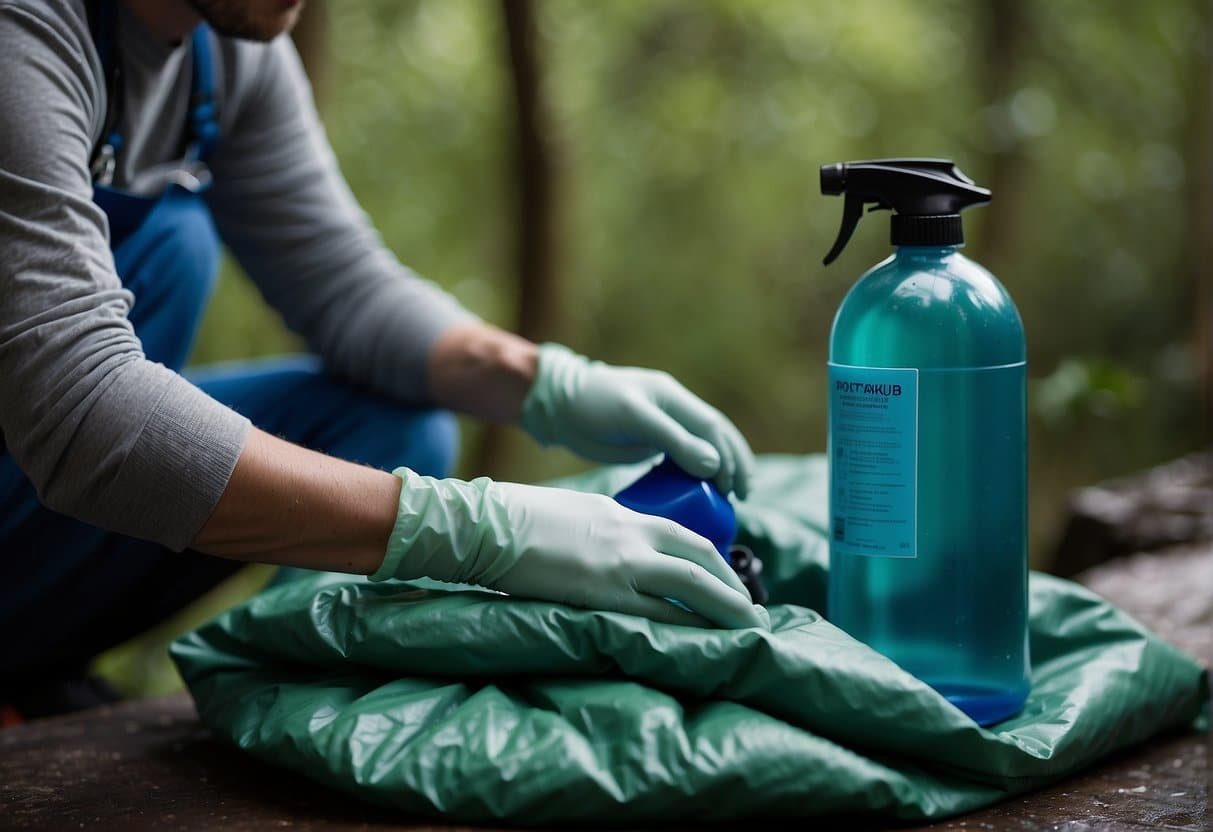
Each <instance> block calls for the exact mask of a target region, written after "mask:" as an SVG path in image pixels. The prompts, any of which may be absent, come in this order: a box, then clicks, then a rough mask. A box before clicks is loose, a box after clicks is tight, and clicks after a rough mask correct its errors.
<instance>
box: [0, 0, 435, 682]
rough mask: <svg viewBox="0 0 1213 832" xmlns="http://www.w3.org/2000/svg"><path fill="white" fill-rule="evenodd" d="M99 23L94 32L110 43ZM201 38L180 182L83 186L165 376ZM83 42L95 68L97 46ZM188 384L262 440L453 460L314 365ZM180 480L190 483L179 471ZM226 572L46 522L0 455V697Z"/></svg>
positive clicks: (195, 303) (204, 111)
mask: <svg viewBox="0 0 1213 832" xmlns="http://www.w3.org/2000/svg"><path fill="white" fill-rule="evenodd" d="M103 5H108V4H103ZM111 13H112V9H111ZM108 26H109V24H106V28H103V29H102V31H104V32H105V33H106V34H107V35H109V36H112V31H113V30H112V28H108ZM210 37H211V36H210V33H209V31H208V30H207V29H206V28H205V27H199V28H198V29H197V30H196V31H195V32H194V35H193V38H192V44H191V46H192V50H193V56H194V65H193V87H194V89H193V96H194V97H193V101H194V102H195V105H194V106H193V108H192V112H191V116H190V122H191V123H190V126H189V130H190V133H191V134H192V135H191V138H192V141H191V142H190V151H189V156H188V157H187V160H186V162H185V163H183V165H184V166H185V168H183V169H188V170H190V171H191V172H190V173H189V174H182V175H181V176H179V177H178V178H177V179H178V183H176V184H173V185H171V186H169V187H168V189H167V190H165V191H164V192H163V193H162V194H161V195H159V196H158V197H154V198H147V197H141V196H136V195H132V194H129V193H124V192H122V191H119V190H117V189H114V188H111V187H107V186H106V185H104V184H97V185H95V190H94V201H95V202H96V203H97V205H98V206H100V207H101V209H102V210H103V211H104V212H105V214H106V216H107V218H108V223H109V228H110V245H111V248H112V250H113V255H114V262H115V265H116V267H117V272H118V275H119V276H120V278H121V279H122V283H123V285H124V286H125V287H126V288H127V289H129V290H130V291H131V292H132V293H133V294H134V296H135V303H134V306H133V308H132V310H131V313H130V321H131V324H132V325H133V326H134V329H135V332H136V334H137V335H138V336H139V338H140V340H141V341H142V342H143V348H144V352H145V353H146V355H147V358H148V359H149V360H151V361H158V362H161V363H163V364H164V365H166V366H168V367H170V368H172V369H174V370H180V369H181V368H182V367H183V365H184V363H185V360H186V357H187V356H188V355H189V352H190V347H191V344H192V343H193V340H194V336H195V334H196V332H197V329H198V324H199V321H200V320H201V317H202V313H203V309H204V307H205V305H206V302H207V298H208V297H209V295H210V293H211V289H212V287H213V284H214V280H215V273H216V266H217V264H218V256H219V241H218V238H217V234H216V231H215V226H214V224H213V223H212V221H211V215H210V212H209V210H208V209H207V205H206V202H205V200H204V192H205V181H206V177H205V168H204V167H203V166H204V165H205V162H206V160H207V158H208V156H209V155H210V154H211V152H212V151H213V149H214V147H215V144H216V142H217V140H218V138H219V136H218V127H217V120H216V110H215V107H214V104H213V97H212V87H211V85H212V73H211V69H212V68H211V63H210V55H211V42H210ZM96 39H97V46H98V49H99V51H100V53H101V54H102V56H103V64H106V63H107V61H106V59H107V58H108V57H109V55H108V52H109V51H110V49H109V47H108V45H107V44H105V42H104V39H103V38H102V37H101V36H97V38H96ZM107 147H108V148H109V152H111V156H110V160H111V162H110V163H111V168H110V169H111V170H112V153H116V152H119V151H120V149H121V141H120V137H118V136H117V135H116V134H115V135H111V136H110V137H109V141H108V143H107ZM95 170H96V168H95ZM196 174H202V175H201V176H199V175H196ZM190 378H191V380H192V381H193V382H194V383H196V384H197V385H198V386H199V387H201V388H202V389H203V390H205V391H206V392H207V393H209V394H210V395H211V396H213V397H214V398H215V399H217V400H219V401H220V402H223V403H224V404H226V405H228V406H230V407H232V408H234V409H235V410H237V411H239V412H240V413H242V414H244V415H245V416H247V417H248V418H249V419H250V420H251V421H252V423H253V424H254V425H256V426H257V427H259V428H261V429H262V430H265V431H267V432H269V433H272V434H276V435H279V436H283V437H285V438H286V439H288V440H290V441H292V442H296V443H298V444H300V445H304V446H306V447H309V448H312V449H315V450H318V451H322V452H324V453H327V454H331V455H333V456H338V457H343V458H345V459H349V460H354V461H357V462H363V463H367V464H370V465H373V466H375V467H378V468H382V469H391V468H394V467H396V466H398V465H407V466H408V467H410V468H412V469H414V470H416V471H418V472H421V473H426V474H431V475H434V476H448V475H449V474H450V471H451V468H452V466H453V464H454V457H455V452H456V439H457V437H456V428H455V423H454V419H453V418H452V417H451V415H450V414H449V413H446V412H443V411H437V410H419V409H414V408H410V407H408V406H405V405H402V404H399V403H396V402H393V401H390V400H388V399H387V398H384V397H381V396H378V395H375V394H373V393H370V392H368V391H366V390H361V389H357V388H355V387H353V386H351V385H349V384H347V383H344V382H341V381H338V380H336V379H334V378H332V377H331V376H329V375H327V374H326V373H325V372H324V369H323V367H322V365H321V363H320V361H319V360H318V359H316V358H314V357H310V356H301V357H293V358H287V359H277V360H269V361H259V362H254V363H246V364H242V365H231V364H229V365H224V366H222V367H220V368H216V369H213V370H210V371H202V372H198V373H195V374H192V375H190ZM181 475H182V476H189V475H190V474H189V471H188V470H187V469H185V468H183V469H182V472H181ZM240 565H241V564H240V563H238V562H235V561H230V560H224V559H220V558H214V557H209V556H206V555H202V554H199V553H197V552H193V551H186V552H172V551H169V550H167V549H165V548H163V547H162V546H160V545H158V544H156V543H152V542H148V541H144V540H138V539H135V538H131V537H126V536H124V535H119V534H114V533H112V532H107V531H105V530H103V529H100V528H97V527H95V526H90V525H87V524H85V523H81V522H78V521H76V520H73V519H71V518H68V517H65V516H63V515H61V514H57V513H55V512H53V511H51V510H50V509H48V508H46V507H44V506H42V505H40V504H39V502H38V498H37V495H36V493H35V491H34V488H33V486H32V484H31V483H30V482H29V480H28V479H26V477H25V476H24V474H23V473H22V472H21V471H20V469H19V468H18V467H17V466H16V464H15V463H14V462H13V459H12V457H11V456H10V455H9V454H7V453H3V454H0V702H4V701H21V699H22V697H21V696H20V693H21V692H22V691H23V690H26V691H28V689H29V688H30V687H31V685H35V686H36V685H44V684H46V683H47V682H48V681H50V682H53V681H54V680H70V679H75V678H78V677H81V676H82V675H83V673H84V672H85V669H86V667H87V664H88V662H89V660H90V659H91V658H92V657H93V656H95V655H96V654H97V653H100V652H102V651H103V650H105V649H106V648H108V647H110V646H112V645H114V644H118V643H120V642H122V641H124V640H126V639H127V638H130V637H132V636H134V635H136V634H138V633H139V632H141V631H143V630H145V629H147V628H148V627H150V626H152V625H153V624H155V623H157V622H158V621H161V620H163V619H164V618H166V617H167V616H169V615H171V614H172V613H173V612H174V611H176V610H178V609H180V608H181V607H182V606H184V605H185V604H187V603H188V602H189V601H191V600H192V599H194V598H196V597H198V596H199V595H201V594H203V593H204V592H205V591H206V590H208V589H210V588H211V587H212V586H214V585H215V584H216V583H218V582H219V581H221V580H222V579H223V578H225V577H227V576H228V575H230V574H231V573H232V572H233V571H235V570H236V569H237V568H238V567H239V566H240ZM6 694H7V698H6Z"/></svg>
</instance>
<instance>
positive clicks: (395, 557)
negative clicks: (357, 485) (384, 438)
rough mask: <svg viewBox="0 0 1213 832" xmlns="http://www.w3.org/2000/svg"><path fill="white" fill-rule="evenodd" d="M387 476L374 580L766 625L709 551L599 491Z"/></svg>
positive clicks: (401, 471)
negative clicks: (391, 511) (425, 580)
mask: <svg viewBox="0 0 1213 832" xmlns="http://www.w3.org/2000/svg"><path fill="white" fill-rule="evenodd" d="M393 473H394V474H395V475H396V476H397V477H400V479H401V480H402V483H401V491H400V507H399V512H398V514H397V516H396V524H395V526H394V528H393V529H392V536H391V538H389V540H388V546H387V554H386V556H385V557H384V559H383V563H382V565H380V567H379V569H378V570H377V571H376V572H375V574H374V575H372V576H371V580H373V581H382V580H386V579H388V578H403V579H405V580H409V579H413V578H420V577H429V578H434V579H436V580H440V581H450V582H454V583H469V584H479V585H480V586H485V587H489V588H491V589H498V590H501V591H502V592H507V593H509V594H511V595H518V596H522V597H526V598H539V599H543V600H546V601H556V602H558V603H562V604H570V605H573V606H577V607H588V608H591V609H600V610H611V611H615V612H625V613H631V614H632V615H641V616H644V617H646V618H651V619H653V620H655V621H664V622H667V623H671V624H686V625H691V626H701V627H703V626H713V625H715V626H720V627H763V628H764V629H769V628H770V617H769V616H768V615H767V612H766V610H764V609H763V608H762V607H757V606H754V605H753V604H752V603H751V602H750V596H749V593H748V592H747V591H746V589H745V587H744V586H743V585H742V583H741V581H740V580H739V579H738V578H737V575H736V574H734V572H733V570H732V569H730V568H729V566H728V564H726V563H725V562H724V560H723V559H722V558H721V557H720V555H719V554H717V552H716V550H715V549H714V548H712V544H711V543H709V542H708V541H707V540H705V539H704V538H702V537H700V536H699V535H697V534H695V533H694V532H691V531H689V530H687V529H685V528H683V527H682V526H679V525H678V524H677V523H674V522H672V521H670V520H665V519H662V518H657V517H650V516H649V515H645V514H638V513H636V512H634V511H631V510H629V509H626V508H624V507H623V506H621V505H619V504H618V503H616V502H615V501H614V500H612V499H611V498H610V497H604V496H602V495H598V494H583V493H580V492H577V491H568V490H566V489H562V488H543V487H539V486H532V485H517V484H514V483H503V482H494V481H492V480H490V479H488V478H487V477H481V478H480V479H476V480H473V481H471V482H464V481H462V480H455V479H441V480H440V479H435V478H433V477H423V476H421V475H419V474H416V473H414V472H412V471H410V470H409V469H407V468H397V469H396V470H395V471H394V472H393ZM667 598H673V599H677V600H678V601H679V602H681V603H682V604H684V605H685V606H687V607H688V608H690V609H691V610H694V612H693V613H692V612H687V611H686V610H683V609H680V608H678V607H677V606H675V605H674V604H671V603H670V602H669V601H667V600H665V599H667Z"/></svg>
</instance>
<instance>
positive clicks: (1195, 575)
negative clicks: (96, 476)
mask: <svg viewBox="0 0 1213 832" xmlns="http://www.w3.org/2000/svg"><path fill="white" fill-rule="evenodd" d="M1082 580H1083V581H1084V582H1085V583H1087V584H1088V585H1089V586H1091V587H1092V588H1094V589H1096V590H1097V591H1099V592H1100V593H1101V594H1103V595H1105V596H1106V597H1109V598H1111V599H1112V600H1113V601H1115V602H1116V603H1118V604H1120V605H1121V606H1122V607H1124V608H1126V609H1128V610H1129V611H1130V612H1132V613H1134V614H1135V615H1136V616H1137V617H1138V618H1139V619H1141V620H1143V621H1144V622H1145V623H1147V624H1148V625H1150V626H1152V627H1154V628H1155V629H1157V630H1158V631H1160V632H1162V633H1163V634H1165V635H1166V636H1167V637H1168V638H1170V639H1171V640H1172V641H1174V642H1175V643H1177V644H1179V645H1180V646H1182V647H1185V648H1186V649H1188V650H1190V651H1191V652H1193V653H1194V654H1196V655H1198V656H1200V657H1203V658H1206V659H1207V657H1208V656H1209V655H1210V654H1211V653H1213V592H1211V591H1210V587H1213V547H1209V546H1206V547H1204V548H1200V547H1188V548H1183V549H1176V550H1173V551H1170V552H1168V553H1166V554H1152V555H1139V556H1134V557H1132V558H1125V559H1122V560H1121V561H1117V562H1113V563H1110V564H1107V565H1104V566H1101V567H1098V568H1096V569H1094V570H1090V571H1089V572H1088V573H1085V574H1084V575H1083V576H1082ZM1208 756H1209V755H1208V747H1207V742H1206V739H1205V738H1203V737H1199V736H1194V735H1191V734H1188V735H1183V736H1172V737H1164V738H1159V739H1156V740H1154V741H1152V742H1150V743H1148V744H1147V745H1145V746H1143V747H1140V748H1137V749H1133V750H1131V751H1129V752H1126V753H1123V754H1121V755H1119V756H1117V757H1115V758H1112V759H1109V760H1107V761H1105V762H1103V763H1101V764H1100V765H1098V766H1096V767H1094V768H1092V769H1090V770H1088V771H1086V772H1084V773H1082V774H1080V775H1078V776H1076V777H1072V778H1070V779H1068V780H1066V781H1064V782H1063V783H1060V784H1058V785H1056V786H1054V787H1052V788H1048V789H1044V790H1041V791H1038V792H1035V793H1032V794H1029V795H1025V796H1021V797H1015V798H1012V799H1010V800H1008V801H1005V802H1004V803H1001V804H998V805H996V806H993V807H991V808H989V809H986V810H983V811H980V812H975V813H973V814H970V815H965V816H963V817H959V818H955V819H952V820H949V821H942V822H939V823H936V824H932V825H929V826H923V827H915V828H916V829H922V830H925V829H932V830H938V829H954V830H960V829H965V830H974V829H980V830H999V829H1008V830H1029V829H1030V830H1040V829H1044V830H1049V829H1053V830H1063V832H1078V830H1117V829H1124V830H1135V829H1153V828H1164V829H1181V830H1204V829H1206V828H1208V827H1207V825H1206V823H1207V817H1206V811H1207V802H1208V789H1209V768H1208ZM772 826H775V825H774V824H773V825H772ZM82 828H83V829H124V830H144V829H146V830H168V829H172V830H183V829H237V830H240V829H293V830H333V831H334V832H346V831H347V830H359V829H374V830H385V829H413V830H422V829H448V830H449V829H454V828H467V827H449V826H431V825H427V824H408V823H401V822H400V818H399V817H398V816H396V815H394V814H392V813H388V812H384V811H380V810H376V809H372V808H368V807H366V806H364V805H362V804H360V803H357V802H355V801H353V800H351V799H349V798H346V797H344V796H342V795H340V794H337V793H336V792H333V791H330V790H327V789H325V788H323V787H320V786H317V785H315V784H314V783H311V782H310V781H307V780H304V779H302V778H300V777H296V776H294V775H291V774H289V773H286V772H282V771H279V770H277V769H274V768H271V767H269V766H266V765H263V764H261V763H258V762H256V761H255V760H253V759H251V758H249V757H247V756H246V755H244V754H241V753H239V752H237V751H235V750H234V749H232V748H230V747H228V746H226V745H223V744H221V743H219V742H217V741H216V740H215V739H213V738H212V736H211V734H210V732H209V731H208V730H207V729H206V728H204V727H203V726H202V725H201V724H200V723H199V722H198V719H197V716H196V715H195V712H194V709H193V705H192V703H191V702H190V700H189V698H188V697H187V696H185V695H184V694H181V695H177V696H171V697H166V698H163V699H153V700H143V701H136V702H127V703H123V704H121V705H118V706H115V707H111V708H101V709H97V710H93V711H86V712H83V713H79V714H74V715H70V716H66V717H59V718H56V719H49V720H42V721H39V722H32V723H29V724H26V725H21V726H17V727H15V728H10V729H7V730H3V731H0V829H3V830H8V829H22V830H36V829H45V830H55V832H59V830H72V829H82ZM814 828H823V829H831V828H836V827H835V826H834V825H833V824H831V823H830V821H829V820H826V821H822V822H819V823H817V824H815V825H814ZM848 828H853V826H852V825H850V824H848Z"/></svg>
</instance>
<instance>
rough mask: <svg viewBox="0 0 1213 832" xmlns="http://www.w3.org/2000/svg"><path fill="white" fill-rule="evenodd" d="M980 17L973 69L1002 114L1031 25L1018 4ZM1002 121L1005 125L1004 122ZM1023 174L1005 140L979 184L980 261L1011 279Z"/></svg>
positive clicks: (991, 1) (985, 7)
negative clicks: (985, 199)
mask: <svg viewBox="0 0 1213 832" xmlns="http://www.w3.org/2000/svg"><path fill="white" fill-rule="evenodd" d="M980 15H981V19H980V24H981V39H982V49H981V54H982V55H984V56H985V59H984V61H983V63H982V66H981V67H980V68H979V71H980V72H981V85H982V86H981V93H982V100H983V101H984V102H985V104H986V105H987V106H989V107H996V108H1005V107H1006V105H1007V101H1008V99H1009V98H1010V97H1011V95H1012V93H1013V92H1014V91H1015V86H1016V83H1017V81H1018V78H1019V69H1020V67H1021V66H1022V64H1023V54H1024V48H1025V46H1026V45H1027V43H1028V39H1029V37H1028V36H1029V26H1030V23H1031V21H1030V20H1029V17H1028V15H1029V11H1028V9H1027V8H1026V6H1025V4H1024V3H1023V2H1022V0H986V2H985V3H983V4H982V7H981V12H980ZM1002 121H1004V125H1005V119H1004V120H1002ZM1007 127H1009V125H1005V126H1004V129H1007ZM994 129H997V128H996V127H995V128H994ZM1026 168H1027V157H1026V156H1025V154H1024V152H1023V144H1022V142H1021V141H1020V140H1019V138H1018V137H1016V136H1011V137H1010V139H1009V141H1008V142H1007V144H1005V145H1003V146H1002V147H1001V148H999V149H996V150H995V151H994V153H993V154H992V158H991V164H990V172H989V176H988V178H987V181H986V182H983V183H981V184H984V185H986V186H987V187H989V188H990V190H991V191H992V192H993V194H994V198H993V200H992V201H991V202H990V205H989V207H987V208H985V209H984V210H983V211H982V212H981V214H982V218H981V222H982V223H983V225H982V229H983V231H984V234H983V235H982V238H981V243H982V251H981V255H980V258H981V261H982V263H984V264H985V265H987V266H988V267H990V268H991V269H992V270H993V271H994V273H995V274H1003V273H1006V274H1007V275H1008V276H1011V275H1012V274H1013V272H1014V270H1015V268H1014V262H1015V260H1014V256H1013V254H1014V251H1015V248H1016V245H1017V241H1018V240H1019V238H1020V231H1019V223H1020V218H1021V217H1022V216H1023V212H1022V211H1021V210H1020V208H1021V206H1022V202H1023V183H1024V182H1025V181H1026Z"/></svg>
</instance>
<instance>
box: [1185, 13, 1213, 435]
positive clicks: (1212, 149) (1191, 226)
mask: <svg viewBox="0 0 1213 832" xmlns="http://www.w3.org/2000/svg"><path fill="white" fill-rule="evenodd" d="M1196 8H1197V9H1198V10H1199V12H1200V13H1201V14H1203V17H1204V22H1205V26H1204V28H1205V38H1206V39H1205V43H1206V49H1207V48H1209V47H1213V8H1211V7H1210V3H1209V2H1208V0H1199V2H1198V3H1197V4H1196ZM1192 63H1193V66H1192V74H1191V78H1192V89H1191V98H1190V101H1191V105H1190V106H1189V108H1188V114H1189V118H1190V121H1189V123H1188V130H1187V148H1186V150H1187V152H1186V154H1185V155H1186V156H1187V159H1188V164H1189V165H1191V166H1192V172H1191V174H1190V176H1189V177H1188V182H1187V193H1188V200H1187V202H1188V205H1187V209H1188V211H1187V213H1188V245H1189V246H1190V247H1191V251H1190V253H1189V256H1188V258H1187V260H1188V263H1189V264H1190V268H1191V270H1192V281H1193V289H1194V293H1195V297H1196V302H1195V303H1194V304H1193V306H1194V315H1195V319H1194V320H1193V326H1194V327H1195V330H1194V332H1193V341H1194V344H1193V348H1194V349H1195V350H1196V367H1197V371H1198V372H1199V374H1200V383H1201V401H1200V407H1201V411H1202V414H1203V417H1204V422H1203V427H1204V437H1203V439H1204V442H1205V443H1206V444H1207V445H1210V446H1213V61H1210V60H1209V55H1208V53H1207V51H1206V52H1205V53H1201V54H1197V55H1195V56H1194V58H1193V60H1192Z"/></svg>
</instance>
